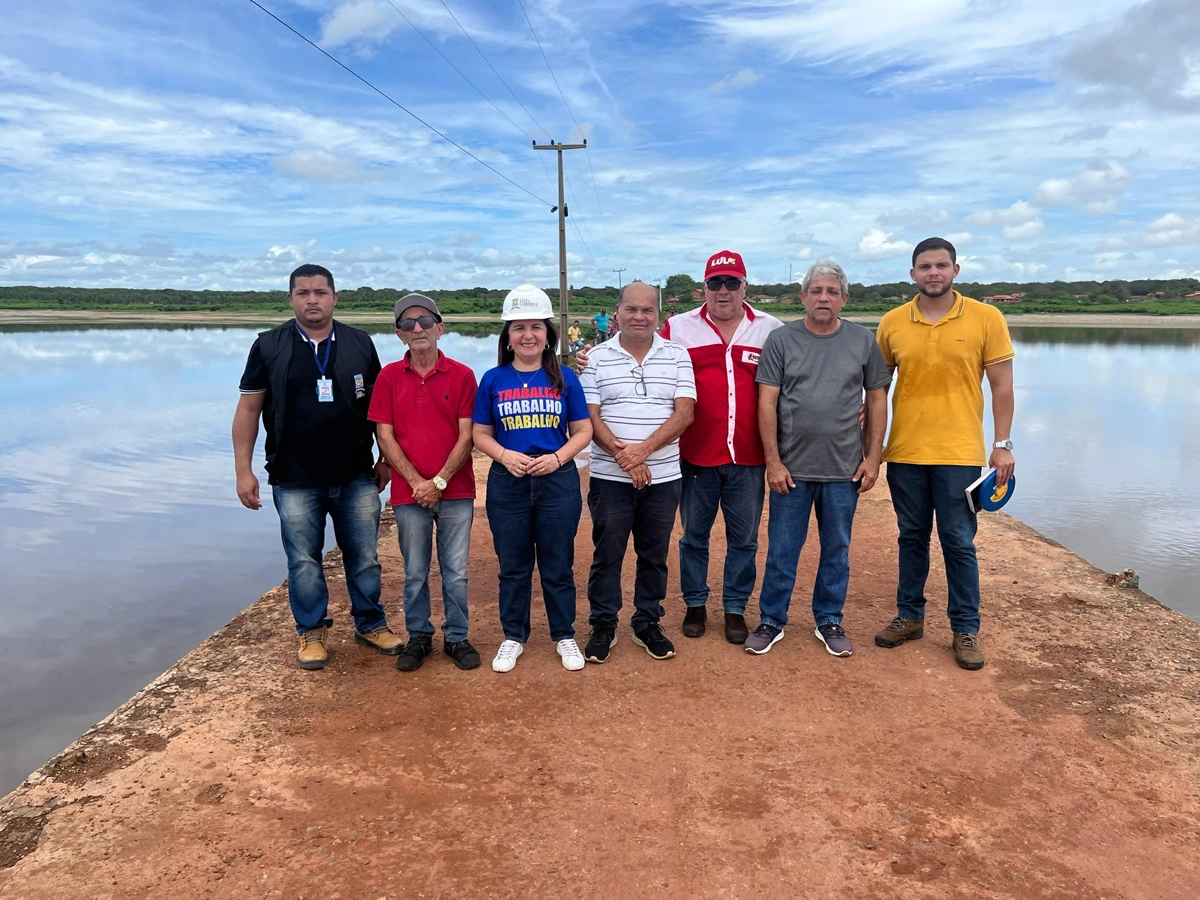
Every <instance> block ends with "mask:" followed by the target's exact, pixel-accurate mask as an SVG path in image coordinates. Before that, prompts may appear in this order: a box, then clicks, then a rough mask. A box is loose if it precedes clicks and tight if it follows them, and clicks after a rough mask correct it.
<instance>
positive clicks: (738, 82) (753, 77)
mask: <svg viewBox="0 0 1200 900" xmlns="http://www.w3.org/2000/svg"><path fill="white" fill-rule="evenodd" d="M761 80H762V76H761V75H759V74H758V73H757V72H755V71H754V70H753V69H742V70H741V71H740V72H735V73H734V74H733V75H726V76H725V77H724V78H722V79H721V80H720V81H718V82H715V83H714V84H710V85H709V86H708V90H710V91H712V92H713V93H714V94H724V93H726V92H728V91H740V90H742V89H743V88H748V87H751V86H752V85H755V84H757V83H758V82H759V81H761Z"/></svg>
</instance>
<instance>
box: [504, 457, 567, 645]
mask: <svg viewBox="0 0 1200 900" xmlns="http://www.w3.org/2000/svg"><path fill="white" fill-rule="evenodd" d="M582 513H583V495H582V494H580V491H579V470H578V469H577V468H575V463H574V462H569V463H567V464H566V465H565V466H563V467H562V468H560V469H558V470H557V471H554V472H551V473H550V474H549V475H523V476H521V477H520V478H517V477H516V476H515V475H513V474H512V473H511V472H509V471H508V469H506V468H504V466H502V465H500V464H499V463H494V464H493V465H492V468H491V471H489V472H488V489H487V514H488V524H489V525H490V526H491V529H492V542H493V544H494V545H495V548H496V557H497V559H498V560H499V562H500V625H501V627H502V628H503V629H504V637H505V638H506V639H507V640H510V641H518V642H520V643H522V644H523V643H525V641H527V640H529V608H530V605H531V603H532V592H533V564H534V561H535V560H536V561H537V567H538V573H539V575H540V576H541V581H542V599H543V600H544V601H545V603H546V618H547V620H548V621H549V623H550V637H551V638H553V639H554V640H556V641H562V640H566V639H567V638H572V637H575V533H576V532H577V531H578V530H579V516H580V515H581V514H582Z"/></svg>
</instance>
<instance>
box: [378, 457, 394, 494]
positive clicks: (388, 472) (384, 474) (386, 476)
mask: <svg viewBox="0 0 1200 900" xmlns="http://www.w3.org/2000/svg"><path fill="white" fill-rule="evenodd" d="M391 480H392V467H391V466H389V465H388V464H387V462H386V461H385V460H382V459H381V460H380V461H379V462H377V463H375V485H376V486H377V487H378V488H379V490H380V491H382V490H383V489H384V488H385V487H387V486H388V482H390V481H391Z"/></svg>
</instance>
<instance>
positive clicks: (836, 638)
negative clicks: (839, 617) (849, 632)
mask: <svg viewBox="0 0 1200 900" xmlns="http://www.w3.org/2000/svg"><path fill="white" fill-rule="evenodd" d="M813 634H815V635H816V636H817V640H819V641H820V642H821V643H822V644H824V645H825V649H826V650H828V651H829V654H830V655H831V656H849V655H850V654H851V653H853V652H854V645H853V644H851V643H850V638H848V637H846V632H845V631H843V630H842V626H841V625H838V624H835V623H833V622H828V623H826V624H825V625H818V626H817V629H816V631H814V632H813Z"/></svg>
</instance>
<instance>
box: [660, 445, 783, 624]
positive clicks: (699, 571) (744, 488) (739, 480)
mask: <svg viewBox="0 0 1200 900" xmlns="http://www.w3.org/2000/svg"><path fill="white" fill-rule="evenodd" d="M679 465H680V468H681V469H682V470H683V488H682V492H681V494H680V497H679V520H680V524H682V525H683V537H681V538H680V539H679V586H680V588H681V589H682V591H683V602H684V603H686V604H687V605H688V606H703V605H704V604H705V603H706V602H707V601H708V536H709V533H710V532H711V531H712V527H713V522H715V521H716V520H717V507H718V505H719V506H720V507H721V512H722V513H723V514H724V517H725V576H724V583H723V584H722V587H721V604H722V606H724V608H725V612H727V613H737V614H738V615H742V614H743V613H745V611H746V601H747V600H749V599H750V594H751V592H752V591H753V590H754V582H755V580H756V579H757V577H758V571H757V568H756V562H755V559H756V557H757V556H758V527H759V525H760V524H761V523H762V510H763V498H764V496H765V494H766V474H767V467H766V466H765V465H762V466H739V465H737V464H736V463H726V464H725V465H723V466H693V465H692V464H691V463H689V462H687V461H686V460H682V459H681V460H680V461H679Z"/></svg>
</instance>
